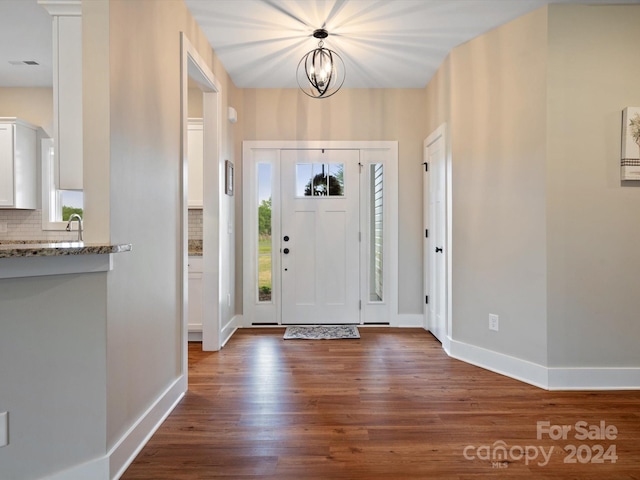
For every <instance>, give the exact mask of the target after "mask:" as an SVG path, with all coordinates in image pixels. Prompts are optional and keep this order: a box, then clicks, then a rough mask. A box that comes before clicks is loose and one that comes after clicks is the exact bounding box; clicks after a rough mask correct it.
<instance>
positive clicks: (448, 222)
mask: <svg viewBox="0 0 640 480" xmlns="http://www.w3.org/2000/svg"><path fill="white" fill-rule="evenodd" d="M441 138H442V139H443V140H444V150H445V151H444V157H445V162H444V163H445V172H444V174H445V186H444V187H445V217H446V218H445V234H444V238H445V247H444V252H443V254H444V256H445V269H446V285H445V304H446V324H447V327H446V335H445V336H444V337H443V338H442V339H441V340H442V347H443V348H444V349H445V351H447V352H449V350H450V345H451V338H452V333H453V320H452V318H453V316H452V297H453V295H452V283H451V266H452V241H451V227H452V216H451V155H450V152H451V149H450V143H449V138H448V137H447V125H446V124H445V123H443V124H441V125H440V126H439V127H438V128H436V129H435V130H434V131H433V132H432V133H431V134H430V135H429V136H428V137H427V138H426V139H425V141H424V147H423V152H424V161H425V163H428V161H429V147H430V146H431V145H433V144H434V143H435V142H436V141H438V140H440V139H441ZM430 180H431V178H430V174H429V173H428V174H427V175H425V180H424V183H423V207H424V228H425V229H429V228H431V223H432V219H431V218H430V216H431V215H430V208H429V205H430V200H431V189H430ZM433 233H434V232H431V231H430V232H429V236H430V238H428V239H427V238H425V248H424V285H425V295H430V292H431V291H433V288H432V287H433V286H432V285H431V283H432V282H431V268H432V265H431V264H432V260H433V259H432V255H433V251H434V248H435V245H434V243H433V238H434V235H433ZM424 317H425V328H426V329H428V326H429V323H430V318H429V306H428V305H425V310H424Z"/></svg>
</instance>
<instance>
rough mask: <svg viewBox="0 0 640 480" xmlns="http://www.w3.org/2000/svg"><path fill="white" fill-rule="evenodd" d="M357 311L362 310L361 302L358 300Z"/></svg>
mask: <svg viewBox="0 0 640 480" xmlns="http://www.w3.org/2000/svg"><path fill="white" fill-rule="evenodd" d="M358 310H362V300H358Z"/></svg>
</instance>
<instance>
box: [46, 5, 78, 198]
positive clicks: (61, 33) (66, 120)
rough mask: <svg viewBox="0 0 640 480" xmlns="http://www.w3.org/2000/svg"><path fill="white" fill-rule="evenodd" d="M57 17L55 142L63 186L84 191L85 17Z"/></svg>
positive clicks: (66, 188) (60, 184)
mask: <svg viewBox="0 0 640 480" xmlns="http://www.w3.org/2000/svg"><path fill="white" fill-rule="evenodd" d="M54 18H55V19H56V20H54V35H56V34H57V42H54V50H55V51H54V64H55V67H54V87H53V88H54V106H55V103H56V102H57V114H56V116H55V120H54V123H56V120H57V128H56V132H57V138H56V142H55V145H57V154H58V162H59V164H58V168H59V170H58V171H59V173H60V178H59V188H60V189H61V190H82V164H83V154H82V17H79V16H64V17H63V16H60V17H54ZM56 23H57V28H56V27H55V25H56ZM56 43H57V48H55V45H56ZM56 67H57V68H56Z"/></svg>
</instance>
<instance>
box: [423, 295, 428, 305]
mask: <svg viewBox="0 0 640 480" xmlns="http://www.w3.org/2000/svg"><path fill="white" fill-rule="evenodd" d="M424 303H426V304H429V295H425V297H424Z"/></svg>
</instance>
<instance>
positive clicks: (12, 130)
mask: <svg viewBox="0 0 640 480" xmlns="http://www.w3.org/2000/svg"><path fill="white" fill-rule="evenodd" d="M36 179H37V174H36V127H35V126H33V125H31V124H29V123H27V122H24V121H21V120H19V119H17V118H0V208H16V209H31V210H33V209H35V208H36V207H37V205H36V198H37V197H36V183H37V182H36Z"/></svg>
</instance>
